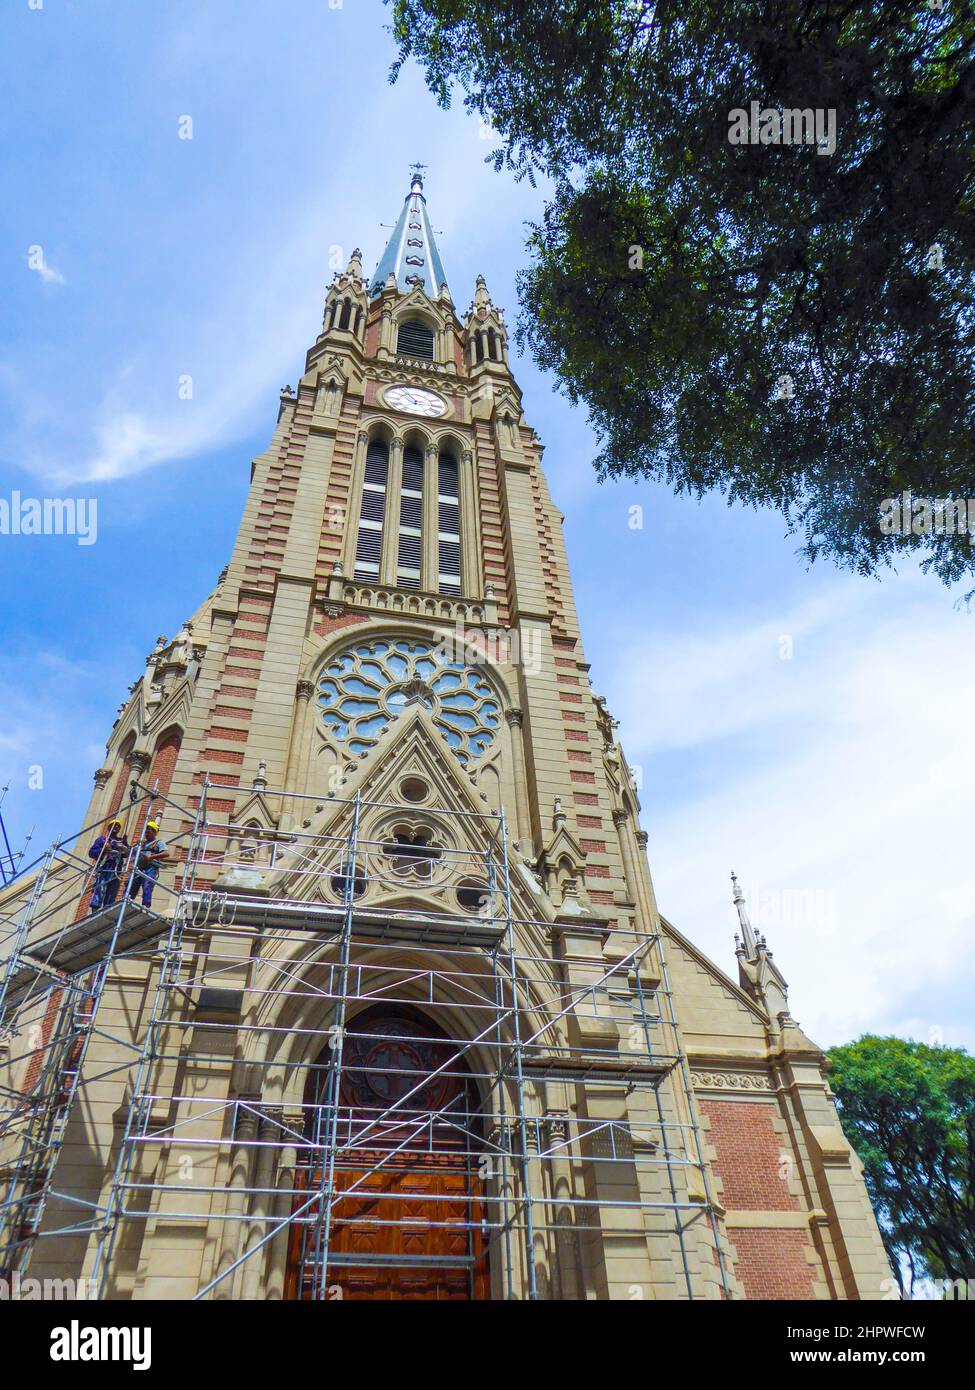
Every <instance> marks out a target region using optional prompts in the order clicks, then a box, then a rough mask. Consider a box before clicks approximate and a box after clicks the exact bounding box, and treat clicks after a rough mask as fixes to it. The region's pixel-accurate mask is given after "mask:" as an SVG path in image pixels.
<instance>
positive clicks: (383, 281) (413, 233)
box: [370, 165, 450, 300]
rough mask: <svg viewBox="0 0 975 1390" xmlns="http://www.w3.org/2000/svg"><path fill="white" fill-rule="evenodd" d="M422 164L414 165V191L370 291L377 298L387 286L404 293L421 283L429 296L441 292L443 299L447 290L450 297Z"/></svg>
mask: <svg viewBox="0 0 975 1390" xmlns="http://www.w3.org/2000/svg"><path fill="white" fill-rule="evenodd" d="M422 167H423V166H422V165H414V166H413V172H412V178H411V181H410V191H409V193H408V194H407V195H406V201H405V202H404V204H403V211H402V212H401V213H400V215H399V221H398V222H397V223H396V226H395V228H394V229H393V234H392V236H391V237H390V238H389V241H388V242H387V243H386V250H385V251H384V252H383V254H382V258H381V260H380V262H379V265H378V266H377V267H376V273H375V275H374V276H373V277H372V287H371V291H370V293H371V295H372V296H373V297H375V296H376V295H377V294H380V293H382V291H383V290H384V289H386V290H388V289H392V288H394V287H395V288H396V289H398V290H399V291H400V293H403V292H404V291H406V290H409V289H411V288H412V287H413V286H414V285H417V286H419V288H420V289H422V291H423V293H424V294H425V295H426V296H427V298H428V299H436V298H437V297H438V295H439V296H440V297H441V298H442V297H444V293H445V291H446V298H447V299H448V300H449V298H450V291H449V290H447V276H446V274H445V272H444V268H443V262H442V261H441V259H440V253H439V251H438V250H437V244H436V241H435V240H434V236H433V228H432V227H431V225H430V218H429V217H428V215H427V200H426V198H425V197H424V194H423V176H422V174H421V173H420V169H421V168H422Z"/></svg>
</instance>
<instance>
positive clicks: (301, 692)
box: [295, 681, 315, 700]
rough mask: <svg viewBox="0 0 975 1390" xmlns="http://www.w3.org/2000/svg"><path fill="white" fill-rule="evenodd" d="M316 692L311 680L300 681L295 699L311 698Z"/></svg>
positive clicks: (296, 688)
mask: <svg viewBox="0 0 975 1390" xmlns="http://www.w3.org/2000/svg"><path fill="white" fill-rule="evenodd" d="M314 693H315V686H314V684H313V683H312V682H311V681H299V682H298V684H297V685H296V686H295V699H297V700H310V699H311V697H312V695H314Z"/></svg>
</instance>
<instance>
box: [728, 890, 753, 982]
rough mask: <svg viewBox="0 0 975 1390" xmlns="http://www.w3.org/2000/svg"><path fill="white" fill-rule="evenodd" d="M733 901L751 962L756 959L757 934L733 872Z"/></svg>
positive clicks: (746, 953)
mask: <svg viewBox="0 0 975 1390" xmlns="http://www.w3.org/2000/svg"><path fill="white" fill-rule="evenodd" d="M731 883H732V889H731V900H732V902H733V903H734V905H735V907H736V908H737V909H738V922H739V925H740V926H741V943H742V945H743V946H744V948H745V955H746V956H747V957H748V959H749V960H754V958H755V933H754V932H753V931H752V924H751V922H750V920H749V917H748V908H747V907H746V906H745V895H744V893H743V892H742V891H741V888H740V886H739V883H738V877H737V875H736V874H735V872H734V871H733V870H732V874H731ZM738 939H739V938H738V933H737V932H736V933H735V944H736V945H737V944H738Z"/></svg>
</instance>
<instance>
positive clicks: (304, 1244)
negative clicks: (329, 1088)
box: [288, 1008, 490, 1300]
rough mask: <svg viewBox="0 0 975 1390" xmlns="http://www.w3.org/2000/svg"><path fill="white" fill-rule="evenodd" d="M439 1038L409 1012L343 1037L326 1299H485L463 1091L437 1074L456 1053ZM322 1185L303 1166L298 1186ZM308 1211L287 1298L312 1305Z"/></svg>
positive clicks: (462, 1080) (454, 1078)
mask: <svg viewBox="0 0 975 1390" xmlns="http://www.w3.org/2000/svg"><path fill="white" fill-rule="evenodd" d="M438 1033H439V1030H437V1029H436V1028H435V1026H434V1025H433V1024H432V1023H431V1022H430V1021H429V1020H428V1019H425V1018H423V1017H422V1016H417V1015H416V1014H414V1013H413V1011H409V1010H403V1011H392V1010H390V1009H388V1008H387V1009H384V1010H372V1011H370V1012H369V1013H368V1014H366V1015H363V1016H361V1018H360V1019H359V1020H356V1026H355V1028H354V1029H353V1028H350V1030H349V1032H348V1034H347V1036H346V1039H345V1046H344V1058H343V1078H342V1089H341V1100H340V1113H339V1125H338V1129H339V1135H338V1139H339V1142H338V1147H337V1152H336V1161H335V1187H336V1189H337V1190H338V1191H343V1192H344V1191H348V1192H349V1193H350V1195H349V1196H348V1197H346V1198H339V1199H338V1200H336V1201H335V1203H334V1205H333V1208H332V1219H331V1233H330V1240H329V1257H328V1272H327V1279H326V1282H327V1289H326V1291H325V1294H324V1296H325V1297H326V1298H342V1299H346V1298H351V1299H370V1300H385V1299H433V1300H466V1299H471V1298H487V1297H489V1296H490V1294H489V1282H488V1267H487V1247H486V1241H485V1235H484V1230H483V1228H482V1223H483V1221H484V1218H485V1203H484V1187H483V1181H482V1179H481V1177H480V1175H479V1171H478V1162H477V1154H476V1153H475V1152H474V1150H473V1142H472V1130H473V1126H472V1123H471V1118H472V1113H473V1108H474V1106H473V1100H472V1097H473V1096H474V1094H475V1093H474V1088H473V1082H472V1080H471V1077H470V1075H469V1074H468V1073H467V1072H466V1071H465V1070H462V1069H461V1068H460V1067H459V1066H458V1065H456V1064H454V1065H447V1066H444V1063H445V1062H448V1061H449V1059H450V1057H451V1056H452V1054H453V1053H454V1052H456V1046H455V1045H453V1044H450V1043H449V1042H447V1041H446V1040H445V1039H444V1040H442V1041H441V1040H439V1039H438V1038H437V1034H438ZM431 1073H433V1075H431ZM319 1103H320V1102H319V1100H318V1097H317V1096H315V1097H313V1099H312V1102H311V1104H312V1105H313V1106H317V1105H318V1104H319ZM391 1106H392V1107H393V1108H392V1109H390V1107H391ZM314 1113H316V1114H317V1113H318V1112H314ZM321 1180H322V1173H321V1168H317V1169H315V1170H312V1169H308V1168H306V1169H303V1170H301V1172H300V1175H299V1182H298V1184H297V1185H299V1186H301V1187H302V1188H305V1189H306V1190H312V1189H313V1188H314V1187H316V1186H318V1185H319V1183H320V1182H321ZM303 1200H304V1199H302V1198H298V1199H297V1201H296V1206H298V1205H300V1204H301V1202H302V1201H303ZM306 1214H307V1215H308V1216H309V1217H310V1218H311V1220H312V1224H310V1225H309V1224H304V1225H301V1226H295V1227H294V1228H292V1232H291V1242H290V1260H289V1271H290V1277H289V1290H288V1296H289V1297H291V1298H298V1299H305V1298H311V1297H314V1296H315V1294H314V1286H315V1269H316V1260H315V1252H314V1218H315V1217H316V1216H317V1214H318V1205H317V1204H314V1205H313V1206H312V1207H311V1208H310V1209H309V1212H308V1213H306Z"/></svg>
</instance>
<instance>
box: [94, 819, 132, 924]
mask: <svg viewBox="0 0 975 1390" xmlns="http://www.w3.org/2000/svg"><path fill="white" fill-rule="evenodd" d="M128 853H129V842H128V840H127V839H126V838H125V832H124V831H123V829H122V822H121V821H120V820H119V819H118V817H117V816H113V817H112V819H111V820H110V821H109V822H108V823H107V824H106V826H105V831H104V833H103V834H101V835H99V836H98V837H97V838H96V839H94V840H93V841H92V843H91V848H90V849H89V850H88V858H89V859H93V860H94V861H95V888H94V891H93V893H92V895H91V910H92V912H100V911H101V910H102V908H103V907H111V905H112V904H113V903H114V901H115V899H116V898H117V897H118V890H119V887H120V885H121V882H122V870H123V867H124V865H125V861H126V859H127V858H128Z"/></svg>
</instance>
